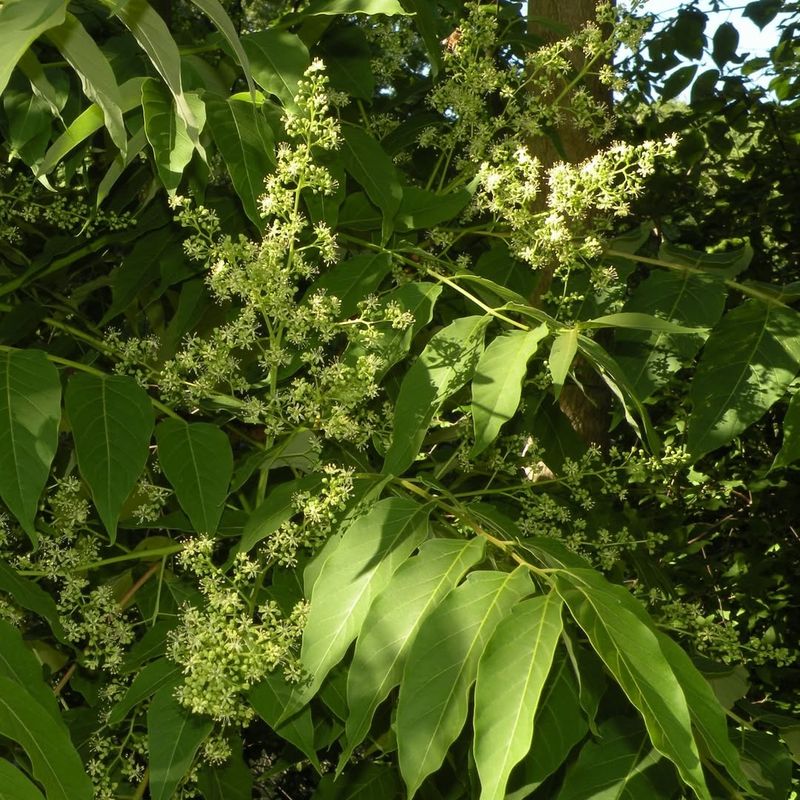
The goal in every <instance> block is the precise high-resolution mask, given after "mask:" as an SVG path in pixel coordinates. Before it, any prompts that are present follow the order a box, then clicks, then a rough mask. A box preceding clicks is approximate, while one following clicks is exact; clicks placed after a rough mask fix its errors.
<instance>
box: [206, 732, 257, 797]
mask: <svg viewBox="0 0 800 800" xmlns="http://www.w3.org/2000/svg"><path fill="white" fill-rule="evenodd" d="M233 738H234V742H233V743H232V744H231V751H232V752H231V756H230V758H229V759H228V760H227V761H226V762H225V764H223V765H222V766H220V765H218V764H205V765H204V766H203V767H202V769H201V770H200V773H199V774H198V776H197V788H198V789H200V791H201V792H202V795H203V799H204V800H252V797H253V774H252V772H251V771H250V768H249V767H248V766H247V763H246V762H245V760H244V758H243V757H242V738H241V736H234V737H233Z"/></svg>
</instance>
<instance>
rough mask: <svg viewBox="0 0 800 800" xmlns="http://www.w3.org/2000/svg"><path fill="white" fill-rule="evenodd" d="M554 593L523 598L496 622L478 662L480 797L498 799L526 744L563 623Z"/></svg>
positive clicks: (476, 748)
mask: <svg viewBox="0 0 800 800" xmlns="http://www.w3.org/2000/svg"><path fill="white" fill-rule="evenodd" d="M561 609H562V602H561V599H560V598H559V597H557V596H556V594H555V592H551V593H550V594H548V595H545V596H541V597H534V598H531V599H529V600H523V601H522V602H521V603H519V604H518V605H517V606H516V607H515V608H514V609H513V610H512V611H511V614H510V615H509V616H508V617H506V618H505V619H504V620H502V621H501V622H500V624H499V625H498V626H497V628H496V630H495V632H494V634H493V636H492V638H491V639H490V640H489V644H488V645H487V646H486V650H485V651H484V653H483V655H482V656H481V659H480V662H479V663H478V674H477V679H476V681H475V711H474V720H475V722H474V728H475V738H474V743H473V752H474V755H475V764H476V766H477V769H478V774H479V775H480V780H481V800H503V798H504V797H505V796H506V784H507V783H508V777H509V775H510V774H511V770H512V769H513V768H514V766H515V765H516V764H517V763H519V762H520V761H521V760H522V759H523V758H524V757H525V755H526V753H527V752H528V750H529V749H530V745H531V737H532V735H533V730H534V717H535V714H536V709H537V707H538V705H539V699H540V697H541V694H542V689H543V688H544V685H545V681H546V679H547V676H548V675H549V673H550V668H551V667H552V665H553V657H554V655H555V651H556V646H557V645H558V641H559V636H560V635H561V630H562V628H563V621H562V619H561Z"/></svg>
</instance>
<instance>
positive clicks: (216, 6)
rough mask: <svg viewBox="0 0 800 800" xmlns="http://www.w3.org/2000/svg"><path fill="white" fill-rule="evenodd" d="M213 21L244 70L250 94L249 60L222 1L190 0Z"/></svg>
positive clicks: (251, 92) (251, 87)
mask: <svg viewBox="0 0 800 800" xmlns="http://www.w3.org/2000/svg"><path fill="white" fill-rule="evenodd" d="M191 2H192V3H194V4H195V5H196V6H197V7H198V8H199V9H200V10H201V11H202V12H203V13H204V14H205V15H206V16H207V17H208V18H209V19H210V20H211V21H212V22H213V23H214V26H215V27H216V29H217V30H218V31H219V32H220V33H221V34H222V36H223V38H224V39H225V41H226V42H227V43H228V46H229V47H230V48H231V50H233V53H234V55H235V56H236V60H237V61H238V62H239V65H240V66H241V68H242V71H243V72H244V79H245V80H246V81H247V88H248V89H249V90H250V94H251V95H253V94H255V86H254V85H253V78H252V77H251V69H250V61H249V59H248V58H247V53H246V52H245V50H244V47H243V46H242V42H241V40H240V39H239V34H238V33H237V32H236V26H235V25H234V24H233V21H232V20H231V18H230V17H229V16H228V12H227V11H225V8H224V7H223V5H222V3H220V2H219V0H191Z"/></svg>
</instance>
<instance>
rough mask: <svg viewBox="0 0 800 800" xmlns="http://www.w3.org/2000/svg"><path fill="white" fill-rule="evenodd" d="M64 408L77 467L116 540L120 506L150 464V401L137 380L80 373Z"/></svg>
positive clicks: (70, 388)
mask: <svg viewBox="0 0 800 800" xmlns="http://www.w3.org/2000/svg"><path fill="white" fill-rule="evenodd" d="M65 407H66V410H67V414H68V415H69V421H70V424H71V426H72V436H73V439H74V440H75V451H76V454H77V456H78V467H79V469H80V471H81V475H82V476H83V478H84V480H85V481H86V483H87V484H89V488H90V489H91V492H92V499H93V500H94V504H95V506H96V507H97V512H98V514H99V515H100V519H101V520H102V521H103V525H104V526H105V528H106V530H107V531H108V535H109V536H110V537H111V539H112V541H113V540H114V538H115V537H116V531H117V520H118V519H119V513H120V510H121V508H122V504H123V503H124V502H125V500H126V498H127V497H128V495H129V494H130V492H131V490H132V489H133V487H134V485H135V484H136V480H137V479H138V477H139V475H140V474H141V472H142V469H143V468H144V465H145V463H146V462H147V455H148V447H149V444H150V436H151V434H152V432H153V407H152V405H151V404H150V398H149V397H148V396H147V393H146V392H145V391H144V389H142V388H141V387H140V386H139V384H138V383H136V381H135V380H133V378H128V377H123V376H113V377H99V376H95V375H86V374H76V375H73V376H72V378H70V381H69V383H68V384H67V391H66V397H65Z"/></svg>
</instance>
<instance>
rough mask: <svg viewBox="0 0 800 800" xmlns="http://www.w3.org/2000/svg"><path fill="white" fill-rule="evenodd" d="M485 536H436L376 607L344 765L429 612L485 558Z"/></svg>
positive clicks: (360, 651) (351, 689)
mask: <svg viewBox="0 0 800 800" xmlns="http://www.w3.org/2000/svg"><path fill="white" fill-rule="evenodd" d="M483 551H484V540H483V539H478V538H476V539H472V540H469V541H461V540H458V539H456V540H453V539H431V540H430V541H427V542H424V543H423V544H422V546H421V547H420V549H419V554H418V555H417V556H415V557H413V558H410V559H409V560H408V561H406V562H405V564H403V565H402V566H401V567H400V569H398V570H397V572H396V573H395V574H394V576H393V577H392V579H391V581H390V582H389V585H388V586H387V587H386V588H385V589H384V590H383V592H381V594H379V595H378V597H377V598H376V599H375V602H374V603H373V604H372V605H371V606H370V609H369V612H368V613H367V617H366V619H365V620H364V624H363V626H362V628H361V633H360V634H359V636H358V641H357V642H356V651H355V655H354V656H353V663H352V665H351V666H350V670H349V672H348V680H347V705H348V708H349V714H348V716H347V725H346V729H345V730H346V735H347V746H346V747H344V749H343V751H342V755H341V758H340V760H339V768H338V769H339V771H341V770H342V769H343V767H344V766H345V764H346V763H347V761H348V760H349V758H350V756H351V755H352V752H353V750H354V749H355V748H356V747H357V746H358V745H359V744H360V743H361V742H362V741H363V740H364V737H365V736H366V735H367V733H368V732H369V727H370V724H371V722H372V717H373V715H374V713H375V709H376V708H377V707H378V705H379V703H381V701H383V700H384V699H385V698H386V696H387V695H388V694H389V692H390V690H391V689H392V688H394V687H395V686H397V685H398V684H399V683H400V679H401V677H402V673H403V665H404V663H405V659H406V656H407V653H408V648H409V647H410V645H411V642H412V641H413V639H414V635H415V634H416V632H417V630H418V629H419V626H420V625H421V624H422V622H423V621H424V620H425V618H426V617H427V615H428V614H430V613H431V611H432V610H433V609H434V608H436V607H437V606H438V605H439V603H440V602H441V600H442V599H443V598H444V597H445V596H446V595H447V594H448V592H450V590H451V589H452V588H453V587H454V586H455V585H456V584H457V583H458V581H459V580H460V579H461V578H462V577H463V575H464V573H465V572H466V571H467V570H468V569H469V568H470V567H472V566H474V565H475V564H476V563H478V562H479V561H480V560H481V559H482V558H483Z"/></svg>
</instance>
